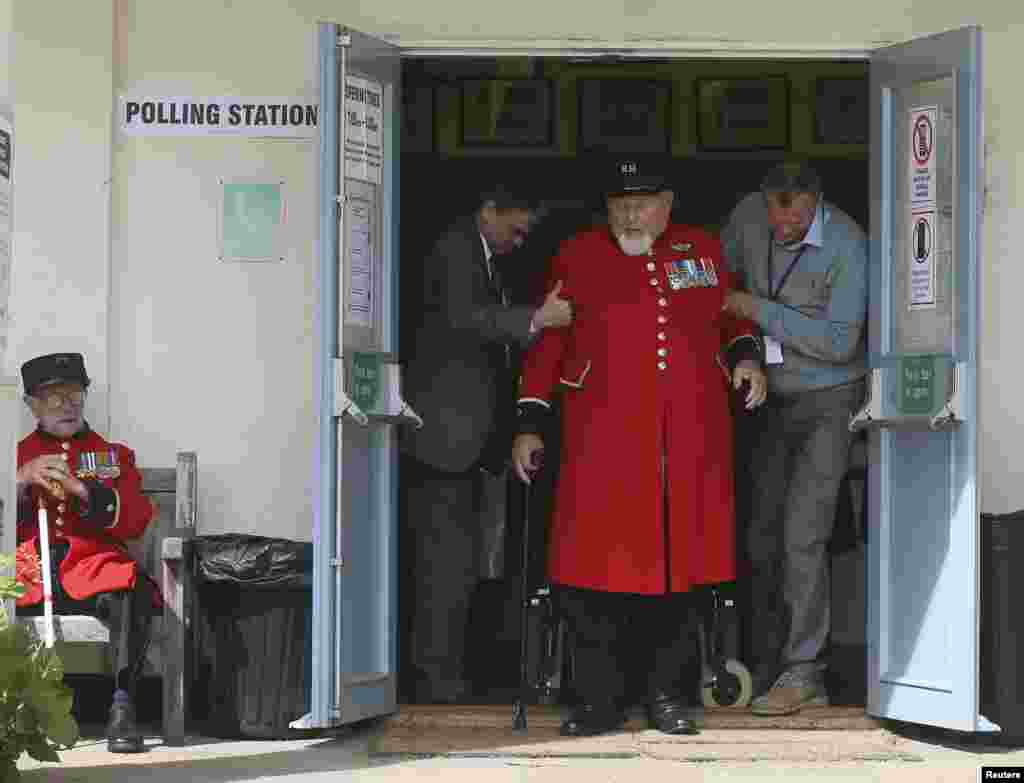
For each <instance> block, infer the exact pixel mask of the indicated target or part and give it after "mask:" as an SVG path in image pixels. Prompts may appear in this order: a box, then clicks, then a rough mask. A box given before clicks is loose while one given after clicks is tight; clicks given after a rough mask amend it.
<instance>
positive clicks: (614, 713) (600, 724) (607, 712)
mask: <svg viewBox="0 0 1024 783" xmlns="http://www.w3.org/2000/svg"><path fill="white" fill-rule="evenodd" d="M625 723H626V715H625V713H623V711H622V710H621V709H619V708H618V707H614V706H612V705H610V704H609V705H600V706H599V705H596V704H581V705H579V706H578V707H575V708H573V711H572V713H571V714H570V715H569V718H568V720H566V721H565V722H564V723H563V724H562V728H561V729H560V730H559V732H558V733H559V734H561V735H562V736H563V737H593V736H595V735H597V734H605V733H606V732H609V731H615V730H616V729H621V728H622V727H623V726H624V725H625Z"/></svg>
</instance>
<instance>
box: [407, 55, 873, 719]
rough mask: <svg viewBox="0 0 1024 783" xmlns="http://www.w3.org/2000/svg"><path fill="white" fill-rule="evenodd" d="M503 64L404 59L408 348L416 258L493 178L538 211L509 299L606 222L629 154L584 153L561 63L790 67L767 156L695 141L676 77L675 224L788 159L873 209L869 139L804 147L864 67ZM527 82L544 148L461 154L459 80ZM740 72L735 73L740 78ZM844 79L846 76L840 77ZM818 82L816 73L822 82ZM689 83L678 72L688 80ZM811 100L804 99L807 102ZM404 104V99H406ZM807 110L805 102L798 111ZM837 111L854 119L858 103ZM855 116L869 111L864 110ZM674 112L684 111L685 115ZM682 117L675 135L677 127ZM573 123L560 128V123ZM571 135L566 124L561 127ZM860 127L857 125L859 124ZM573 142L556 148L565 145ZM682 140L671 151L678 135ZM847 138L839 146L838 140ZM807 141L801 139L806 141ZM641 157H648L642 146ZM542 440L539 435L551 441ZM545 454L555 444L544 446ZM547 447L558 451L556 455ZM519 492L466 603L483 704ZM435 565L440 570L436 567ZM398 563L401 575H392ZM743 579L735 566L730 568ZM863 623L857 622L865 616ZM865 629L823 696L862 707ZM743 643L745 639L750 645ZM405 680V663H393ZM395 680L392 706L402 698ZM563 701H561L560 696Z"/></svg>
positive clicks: (511, 623) (850, 546)
mask: <svg viewBox="0 0 1024 783" xmlns="http://www.w3.org/2000/svg"><path fill="white" fill-rule="evenodd" d="M511 59H512V58H501V59H499V58H489V59H487V58H484V59H476V58H474V59H466V58H439V59H411V58H410V59H406V60H404V61H403V96H404V98H405V100H406V106H405V114H406V116H405V129H404V130H405V135H404V136H403V141H402V153H401V155H402V158H401V204H400V210H401V212H400V214H401V238H400V258H401V283H400V306H401V316H400V323H401V331H400V350H401V346H403V345H408V344H409V340H408V334H409V330H411V329H415V328H416V324H417V322H418V318H417V312H416V307H417V298H418V292H419V290H420V288H421V281H422V278H421V276H420V273H421V267H420V263H419V261H420V259H422V258H425V257H426V256H427V254H428V253H429V252H430V249H431V247H432V245H433V243H434V241H435V240H436V239H437V237H438V236H439V235H440V234H441V233H442V232H443V231H444V230H445V228H446V227H448V226H449V225H450V224H451V223H452V222H453V221H454V220H455V219H456V218H458V217H460V216H462V215H465V214H468V213H470V212H472V211H473V209H474V208H475V206H476V201H477V198H478V196H479V194H480V193H482V192H484V191H486V190H487V189H488V188H490V187H492V186H493V185H494V184H495V183H496V182H503V183H515V184H517V185H519V186H522V187H526V188H529V189H531V190H532V191H533V192H534V193H535V194H536V195H537V196H539V197H540V198H542V199H543V200H544V201H545V203H546V205H547V207H548V214H547V217H546V218H545V219H544V220H543V221H542V222H541V224H540V225H539V226H538V228H537V230H536V231H535V232H534V234H533V235H532V236H531V239H530V241H529V242H528V243H527V245H526V246H525V247H524V248H522V249H521V250H518V251H515V252H514V253H512V254H509V255H508V256H504V257H502V258H501V262H502V265H503V266H502V279H503V280H504V281H505V283H506V287H507V288H508V293H509V298H510V301H511V302H512V303H532V302H536V301H537V300H538V299H539V297H541V296H542V295H543V283H544V277H545V273H546V267H547V263H548V260H549V259H550V258H551V257H552V255H553V254H554V253H555V252H556V251H557V248H558V246H559V244H560V243H561V242H562V241H563V240H564V239H566V238H568V237H569V236H571V235H573V234H574V233H576V232H577V231H579V230H580V229H582V228H586V227H589V226H591V225H593V224H594V223H595V222H600V221H602V220H603V204H602V203H601V200H600V198H599V197H598V193H599V188H600V183H599V180H598V178H597V173H598V172H600V171H603V170H604V169H605V168H606V167H607V164H609V163H610V162H611V161H612V160H613V159H619V158H622V157H624V156H626V155H629V154H630V153H629V152H626V151H622V152H617V151H615V150H612V149H603V150H602V149H586V150H584V149H583V144H582V136H581V130H580V128H581V123H583V122H584V121H585V118H583V117H582V109H581V102H580V100H579V95H578V94H577V93H578V91H577V92H573V91H572V90H571V89H569V88H567V87H566V76H565V73H566V69H571V71H572V73H573V76H572V79H575V80H576V81H577V83H578V82H579V80H583V79H587V78H590V77H594V78H615V77H616V76H617V77H620V78H637V79H643V78H646V77H647V76H649V75H650V74H652V73H655V72H656V75H657V77H658V79H660V80H665V79H668V78H670V77H671V74H672V73H673V69H678V70H679V72H680V73H689V74H694V73H699V74H700V75H701V78H702V79H703V78H704V77H707V78H715V77H716V75H719V72H721V74H722V78H741V79H743V80H750V79H756V78H757V77H758V75H760V74H776V73H780V72H787V71H792V72H793V73H796V74H797V75H796V76H793V77H792V78H791V79H790V85H789V90H788V93H787V98H788V100H789V102H790V104H791V105H790V106H787V107H786V112H787V127H788V142H787V144H786V145H785V146H784V147H782V148H776V149H754V148H751V149H732V150H717V149H704V148H702V147H701V146H700V145H699V144H693V143H692V142H694V141H695V140H699V139H698V137H699V126H700V122H699V117H698V116H696V115H697V114H699V112H700V111H701V110H702V108H701V106H700V105H699V104H700V99H699V95H697V94H696V93H691V94H686V92H687V90H689V89H692V85H693V84H694V83H696V80H691V81H689V82H686V81H685V79H684V80H683V81H684V82H685V83H686V84H687V85H690V86H689V87H685V86H684V87H683V88H682V93H683V94H682V95H680V94H679V93H680V87H679V82H673V85H674V86H673V88H672V90H673V93H672V94H673V98H672V102H671V107H672V108H671V109H670V110H669V111H668V112H667V113H666V114H665V115H664V116H665V120H666V121H667V122H669V123H670V124H671V125H672V126H673V127H671V128H669V129H666V134H667V135H668V136H669V137H671V141H670V142H669V143H667V144H666V150H665V152H664V153H662V154H659V157H660V158H661V160H663V161H664V164H665V166H666V167H667V170H668V175H669V176H670V177H671V180H672V181H673V182H674V183H675V187H676V206H675V209H674V214H673V219H674V220H675V221H677V222H682V223H689V224H697V225H702V226H705V227H708V228H710V229H712V230H717V229H718V228H720V227H721V225H722V224H723V222H724V221H725V219H726V217H727V216H728V214H729V212H730V210H731V209H732V208H733V206H735V204H736V203H737V202H738V201H739V200H740V198H742V197H743V196H744V195H745V194H747V193H749V192H751V191H753V190H756V189H757V187H758V184H759V182H760V180H761V178H762V176H763V174H764V173H765V172H766V171H767V170H768V169H769V168H770V167H771V166H772V165H774V164H775V163H777V162H778V161H779V160H781V159H783V158H784V157H791V156H796V155H799V156H801V157H806V158H808V159H809V160H810V161H811V162H812V163H813V165H815V167H816V168H817V169H818V171H819V173H820V174H821V176H822V179H823V181H824V183H825V191H826V193H825V196H826V199H827V200H829V201H830V202H832V203H835V204H836V205H838V206H839V207H840V208H842V209H843V210H844V211H846V212H847V213H849V214H850V215H851V216H852V217H854V218H855V219H856V220H857V221H858V222H859V223H860V224H861V225H862V226H863V227H864V228H865V229H867V228H868V219H869V213H870V202H869V182H868V161H867V149H866V144H857V143H853V144H850V143H834V144H828V143H814V141H815V140H819V138H818V131H819V130H820V129H819V128H818V127H817V125H818V124H819V119H818V115H817V112H818V108H816V107H817V104H816V103H815V101H816V100H817V99H819V98H820V97H821V96H820V85H821V84H822V82H823V81H828V78H831V77H833V76H835V74H836V69H843V71H842V74H841V75H840V76H838V77H837V78H840V79H842V78H846V79H850V80H853V79H857V78H865V77H866V75H867V65H866V63H828V62H821V63H808V62H801V63H799V64H794V63H782V62H780V63H767V62H763V61H759V62H756V63H747V64H746V70H744V68H743V65H744V64H742V63H737V62H727V63H718V62H716V61H703V62H701V63H699V65H695V64H694V63H692V62H690V63H687V62H684V61H663V62H644V63H621V64H619V65H616V66H614V67H612V66H609V65H608V64H606V63H592V64H588V63H580V62H571V63H570V62H568V61H565V60H558V59H555V58H552V59H544V60H537V59H534V60H530V61H529V62H526V61H525V58H523V59H524V62H522V63H516V62H511ZM510 74H513V78H515V79H525V80H536V79H541V80H544V79H549V80H551V82H552V84H553V85H555V88H554V94H555V97H554V98H553V100H554V102H555V104H556V105H555V106H554V109H553V112H552V118H551V122H552V127H553V131H552V139H553V141H552V144H550V145H548V146H546V147H544V146H540V147H538V148H537V149H536V150H534V151H531V150H530V149H528V148H525V147H524V146H523V145H507V146H502V145H499V144H495V145H491V146H486V145H477V146H471V145H468V144H465V143H464V142H465V141H466V129H465V127H464V124H465V122H466V117H465V116H464V111H463V108H462V101H464V100H465V98H464V90H463V87H464V85H465V84H466V83H467V82H473V81H478V80H494V79H503V78H509V75H510ZM737 74H739V77H737ZM843 74H845V75H843ZM822 75H824V76H822ZM687 78H688V77H687ZM809 93H810V94H809ZM414 103H415V105H413V104H414ZM808 104H814V106H812V107H811V108H808ZM686 107H688V108H689V111H688V112H687V111H683V109H685V108H686ZM847 109H848V110H851V111H856V110H857V107H856V106H855V105H848V106H847ZM865 110H866V104H865ZM684 115H685V116H684ZM801 118H803V121H804V122H805V124H806V122H810V123H812V124H814V125H815V127H814V128H813V129H811V130H808V129H807V128H804V127H803V126H802V125H800V122H801ZM679 123H686V124H687V129H686V132H685V133H684V132H682V131H681V130H680V129H679V128H678V127H676V126H677V125H678V124H679ZM569 126H571V127H569ZM567 128H568V130H567ZM865 128H866V120H865ZM567 137H568V138H569V139H570V143H568V144H567V143H566V141H565V139H566V138H567ZM681 138H682V139H683V140H684V141H683V142H682V143H681V142H680V139H681ZM849 138H853V137H848V138H847V141H849ZM809 139H810V140H811V141H808V140H809ZM640 154H644V155H652V154H655V153H652V152H650V151H649V150H648V151H646V152H641V153H640ZM554 436H555V433H554V432H553V433H551V435H550V436H549V437H554ZM744 437H745V434H744V431H743V428H742V427H738V431H737V439H738V448H737V453H738V454H742V453H743V439H744ZM550 445H551V446H555V444H554V443H551V444H550ZM554 453H557V448H556V450H555V452H554ZM744 471H745V466H744V465H743V462H742V460H740V464H739V465H738V466H737V481H738V489H739V491H738V493H737V497H738V500H740V501H741V502H739V503H738V511H739V517H740V518H739V519H738V520H737V521H738V525H739V526H742V524H743V516H744V509H743V503H742V498H743V490H742V487H743V486H744V483H745V477H744ZM556 480H557V476H555V475H554V472H553V471H552V472H549V474H548V476H547V478H546V479H545V480H544V481H542V486H541V487H539V488H538V490H537V492H536V494H535V497H534V502H533V506H532V510H531V534H530V535H531V540H532V541H534V542H538V546H536V547H532V546H531V564H530V567H531V580H532V581H535V582H536V581H540V580H541V579H542V575H543V567H544V563H543V560H544V547H543V545H542V544H541V543H540V542H542V541H543V538H542V537H543V533H544V529H545V515H546V511H547V509H548V508H549V506H550V497H551V491H552V485H553V482H554V481H556ZM844 491H846V492H850V493H852V494H853V495H856V493H859V492H863V483H851V485H850V487H847V488H845V489H844ZM521 497H522V496H521V490H520V487H519V486H518V483H512V484H511V485H510V491H509V503H508V509H509V512H508V516H509V518H508V524H507V526H506V530H507V537H506V542H505V547H504V553H505V556H504V578H503V579H501V580H496V581H492V582H485V583H482V584H481V587H480V589H479V591H478V596H477V601H476V603H475V605H474V608H473V612H472V618H471V628H470V632H469V650H468V651H467V652H468V656H469V662H468V663H467V666H468V667H469V669H470V671H469V672H468V674H469V676H470V678H471V679H472V680H473V681H474V682H475V685H476V687H477V689H478V694H477V700H479V701H483V702H490V703H503V702H511V700H512V699H514V697H515V688H516V685H517V682H518V672H519V669H518V658H519V626H518V602H517V598H516V596H517V595H518V590H517V584H518V578H519V574H520V570H521V568H520V541H521V538H520V536H521V532H522V524H521V512H520V509H521ZM851 504H852V507H853V511H854V512H855V514H856V513H857V512H859V508H858V506H859V501H858V498H857V497H854V498H853V500H852V501H851V503H847V504H846V506H847V507H849V506H851ZM851 524H853V528H852V529H853V530H854V531H855V532H854V533H853V534H852V538H850V535H851V534H850V533H849V530H847V531H846V532H845V533H844V536H845V537H846V538H845V540H844V546H845V551H843V552H841V553H837V554H836V556H835V557H836V559H835V560H834V567H835V568H836V569H837V573H841V574H842V575H843V578H842V579H840V580H838V583H837V582H836V580H834V585H835V586H834V591H835V594H834V598H833V603H834V606H835V607H836V609H834V613H836V614H837V615H838V616H840V617H841V616H842V615H843V612H846V613H847V614H849V612H851V611H852V612H854V613H855V614H857V613H860V612H862V608H863V606H864V596H863V590H864V580H863V579H853V580H851V579H850V578H848V575H849V574H850V573H856V572H857V571H858V569H860V570H861V571H862V570H863V541H862V540H860V534H859V533H858V532H857V531H858V530H860V529H862V527H863V526H862V525H861V527H860V528H858V524H860V523H859V522H858V521H856V520H855V521H854V522H852V523H851ZM441 567H443V565H441ZM402 571H403V568H402V567H401V565H400V567H399V572H400V573H402ZM741 573H742V564H741ZM415 608H416V607H415V600H414V599H411V600H410V599H407V600H406V601H405V602H404V605H402V606H400V614H401V616H402V618H403V619H402V625H403V626H404V625H405V623H406V621H407V618H408V616H409V613H410V612H414V611H415ZM864 622H866V618H864ZM864 622H862V621H860V620H857V618H856V617H854V618H853V620H852V621H851V620H849V618H847V620H846V621H844V622H843V625H844V626H846V627H851V626H853V627H855V626H857V624H858V623H860V624H861V626H862V627H861V629H860V638H857V634H856V633H855V632H854V633H846V634H845V637H844V638H842V639H834V640H833V645H832V656H831V662H832V670H831V673H830V675H829V680H830V681H829V689H830V698H831V700H832V702H833V703H835V704H846V705H863V704H864V703H865V699H866V665H865V660H866V659H865V646H864V643H863V625H864ZM747 642H748V643H752V642H751V640H747ZM399 667H400V668H399V679H400V682H401V681H402V676H401V675H402V668H403V667H402V662H401V659H400V664H399ZM402 697H403V693H402V686H400V692H399V700H400V701H403V698H402ZM567 697H571V692H570V693H569V695H568V696H567Z"/></svg>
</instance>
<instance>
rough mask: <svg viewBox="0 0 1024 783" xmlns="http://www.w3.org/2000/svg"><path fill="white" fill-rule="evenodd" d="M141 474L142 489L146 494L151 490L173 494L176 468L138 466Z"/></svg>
mask: <svg viewBox="0 0 1024 783" xmlns="http://www.w3.org/2000/svg"><path fill="white" fill-rule="evenodd" d="M139 473H141V474H142V491H143V492H145V493H146V494H149V493H151V492H170V493H171V494H172V495H173V494H174V485H175V482H176V481H177V478H178V477H177V473H178V472H177V470H176V469H174V468H139Z"/></svg>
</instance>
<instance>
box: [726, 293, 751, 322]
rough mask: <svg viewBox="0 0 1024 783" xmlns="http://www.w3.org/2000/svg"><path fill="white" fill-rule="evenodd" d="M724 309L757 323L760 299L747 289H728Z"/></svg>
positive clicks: (737, 316)
mask: <svg viewBox="0 0 1024 783" xmlns="http://www.w3.org/2000/svg"><path fill="white" fill-rule="evenodd" d="M722 309H723V310H725V311H726V312H727V313H730V314H731V315H734V316H735V317H736V318H743V319H746V320H748V321H754V322H755V323H757V317H758V314H759V310H760V308H759V306H758V300H757V298H756V297H754V296H751V295H750V294H748V293H747V292H746V291H735V290H734V291H727V292H726V294H725V302H724V303H723V304H722Z"/></svg>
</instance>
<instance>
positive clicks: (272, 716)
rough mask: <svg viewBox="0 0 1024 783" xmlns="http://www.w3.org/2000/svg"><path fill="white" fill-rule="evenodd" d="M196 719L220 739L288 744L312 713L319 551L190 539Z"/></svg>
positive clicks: (286, 544)
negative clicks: (316, 558)
mask: <svg viewBox="0 0 1024 783" xmlns="http://www.w3.org/2000/svg"><path fill="white" fill-rule="evenodd" d="M193 555H194V566H195V573H196V582H197V597H198V601H197V614H198V617H197V618H196V619H197V621H198V628H197V629H196V634H197V638H196V650H197V660H196V662H195V664H196V665H195V671H196V676H195V679H194V685H193V694H194V697H193V703H194V705H195V708H194V712H193V717H194V718H196V719H197V720H198V721H199V723H200V724H201V725H202V726H203V728H204V730H205V732H206V733H208V734H209V735H210V736H214V737H223V738H237V737H247V738H259V739H285V738H288V737H292V736H296V735H297V734H298V732H295V731H293V730H292V729H289V727H288V724H289V723H290V722H291V721H293V720H295V719H296V718H300V717H302V716H303V715H305V714H306V713H307V712H309V682H310V653H311V650H310V648H309V645H310V634H309V632H308V629H309V628H310V626H311V620H312V607H313V593H312V584H313V581H312V579H313V546H312V544H307V543H301V542H298V541H289V540H286V539H280V538H264V537H261V536H250V535H239V534H231V535H219V536H197V537H196V538H195V539H193Z"/></svg>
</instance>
